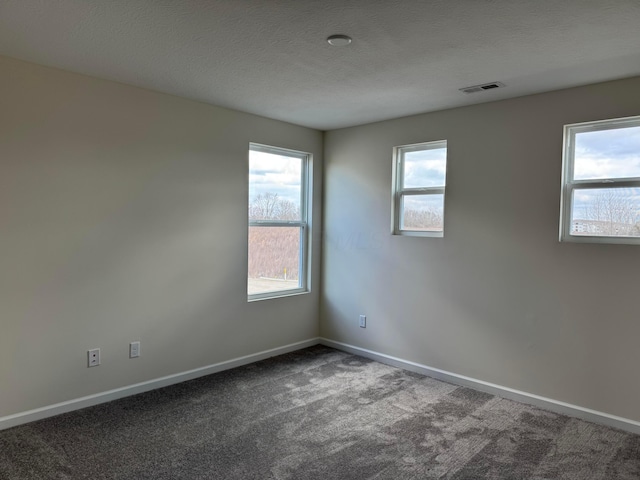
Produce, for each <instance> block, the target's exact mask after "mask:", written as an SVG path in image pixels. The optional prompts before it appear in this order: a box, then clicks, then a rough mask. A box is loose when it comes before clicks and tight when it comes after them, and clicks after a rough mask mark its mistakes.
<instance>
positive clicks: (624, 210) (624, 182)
mask: <svg viewBox="0 0 640 480" xmlns="http://www.w3.org/2000/svg"><path fill="white" fill-rule="evenodd" d="M562 183H563V188H562V211H561V221H560V240H562V241H569V242H598V243H640V117H631V118H621V119H615V120H604V121H598V122H588V123H579V124H573V125H566V126H565V128H564V156H563V181H562Z"/></svg>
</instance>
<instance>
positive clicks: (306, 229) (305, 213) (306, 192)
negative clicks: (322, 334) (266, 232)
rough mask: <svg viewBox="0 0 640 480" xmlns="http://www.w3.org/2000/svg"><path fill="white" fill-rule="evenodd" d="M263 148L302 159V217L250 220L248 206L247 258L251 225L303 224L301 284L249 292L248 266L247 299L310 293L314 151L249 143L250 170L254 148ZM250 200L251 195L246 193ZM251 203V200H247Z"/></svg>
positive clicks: (299, 271) (282, 225) (299, 255)
mask: <svg viewBox="0 0 640 480" xmlns="http://www.w3.org/2000/svg"><path fill="white" fill-rule="evenodd" d="M252 151H255V152H263V153H270V154H273V155H282V156H288V157H292V158H298V159H300V161H301V168H300V170H301V172H300V219H299V220H251V219H249V218H248V216H249V213H248V212H249V209H248V208H247V262H248V260H249V248H250V246H249V229H250V228H251V227H298V228H300V240H299V241H300V250H299V252H298V288H289V289H285V290H274V291H269V292H262V293H254V294H249V292H248V286H249V274H248V269H247V301H249V302H252V301H256V300H267V299H270V298H279V297H289V296H292V295H300V294H303V293H309V291H310V285H311V275H310V271H311V269H310V266H311V258H310V257H311V246H310V242H309V239H310V238H311V234H310V230H311V221H310V215H311V199H312V197H311V162H312V155H311V154H310V153H308V152H302V151H299V150H292V149H289V148H282V147H274V146H271V145H264V144H261V143H254V142H250V143H249V151H248V153H249V155H248V157H247V163H248V167H249V168H248V170H249V174H250V171H251V170H250V168H251V152H252ZM250 185H251V182H250V179H249V180H248V181H247V187H250ZM247 200H248V201H249V202H250V201H251V199H250V198H249V195H247ZM248 205H249V204H248Z"/></svg>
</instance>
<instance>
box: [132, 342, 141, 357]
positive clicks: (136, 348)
mask: <svg viewBox="0 0 640 480" xmlns="http://www.w3.org/2000/svg"><path fill="white" fill-rule="evenodd" d="M139 356H140V342H131V343H130V344H129V358H136V357H139Z"/></svg>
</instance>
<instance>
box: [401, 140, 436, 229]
mask: <svg viewBox="0 0 640 480" xmlns="http://www.w3.org/2000/svg"><path fill="white" fill-rule="evenodd" d="M439 148H444V149H445V152H446V154H445V177H444V185H442V186H437V187H413V188H405V187H404V164H405V162H404V154H405V153H408V152H417V151H421V150H435V149H439ZM448 170H449V148H448V144H447V140H434V141H430V142H420V143H412V144H409V145H400V146H397V147H393V175H392V183H393V192H392V206H391V233H392V235H402V236H408V237H436V238H442V237H444V218H445V210H446V193H445V191H446V188H447V176H448ZM414 195H442V197H443V199H442V203H443V205H442V230H411V229H404V228H401V226H402V223H403V222H402V220H403V209H402V205H403V201H404V198H405V197H407V196H414Z"/></svg>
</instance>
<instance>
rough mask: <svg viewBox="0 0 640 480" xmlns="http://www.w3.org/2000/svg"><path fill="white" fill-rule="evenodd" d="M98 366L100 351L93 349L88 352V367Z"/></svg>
mask: <svg viewBox="0 0 640 480" xmlns="http://www.w3.org/2000/svg"><path fill="white" fill-rule="evenodd" d="M98 365H100V349H99V348H92V349H91V350H89V351H87V366H88V367H97V366H98Z"/></svg>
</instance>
